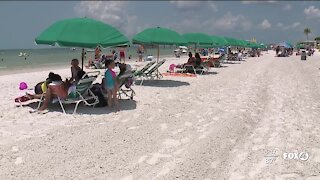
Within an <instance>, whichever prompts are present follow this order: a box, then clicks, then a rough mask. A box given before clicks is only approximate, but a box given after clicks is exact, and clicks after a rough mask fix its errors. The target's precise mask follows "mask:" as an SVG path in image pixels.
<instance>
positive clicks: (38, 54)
mask: <svg viewBox="0 0 320 180" xmlns="http://www.w3.org/2000/svg"><path fill="white" fill-rule="evenodd" d="M174 49H175V47H170V46H165V47H163V46H162V47H160V58H161V56H168V55H173V50H174ZM112 50H113V49H112V48H107V49H102V53H103V54H111V51H112ZM115 50H116V49H115ZM136 50H137V48H136V47H133V46H132V47H128V48H126V60H128V57H129V55H131V57H132V59H133V60H136V59H138V55H137V53H136ZM20 52H22V53H26V54H27V55H28V56H27V57H19V56H18V55H19V54H20ZM145 55H153V56H155V57H156V56H157V48H151V47H150V48H147V49H146V53H145ZM88 57H94V52H87V58H88ZM73 58H78V59H79V61H80V63H81V49H76V50H72V49H70V48H57V47H53V48H43V49H11V50H0V72H1V71H3V72H4V71H11V70H19V69H28V68H41V67H57V66H66V67H69V66H70V61H71V59H73ZM86 64H87V60H85V62H84V65H86Z"/></svg>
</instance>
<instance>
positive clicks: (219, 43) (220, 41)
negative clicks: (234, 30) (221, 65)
mask: <svg viewBox="0 0 320 180" xmlns="http://www.w3.org/2000/svg"><path fill="white" fill-rule="evenodd" d="M211 38H212V41H213V43H214V45H215V46H216V47H224V46H227V45H228V41H227V40H226V39H225V38H224V37H220V36H211Z"/></svg>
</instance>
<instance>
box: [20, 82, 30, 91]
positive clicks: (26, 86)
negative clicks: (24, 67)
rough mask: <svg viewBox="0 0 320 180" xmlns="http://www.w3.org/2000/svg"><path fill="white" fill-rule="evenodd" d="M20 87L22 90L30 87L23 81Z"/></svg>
mask: <svg viewBox="0 0 320 180" xmlns="http://www.w3.org/2000/svg"><path fill="white" fill-rule="evenodd" d="M19 89H20V90H21V91H22V90H25V89H28V85H27V83H25V82H21V83H20V85H19Z"/></svg>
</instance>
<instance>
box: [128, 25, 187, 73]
mask: <svg viewBox="0 0 320 180" xmlns="http://www.w3.org/2000/svg"><path fill="white" fill-rule="evenodd" d="M132 43H133V44H144V45H158V53H157V62H158V61H159V56H160V48H159V46H160V45H187V44H188V43H187V41H186V40H185V39H184V38H183V37H182V36H181V35H180V34H179V33H177V32H176V31H173V30H171V29H168V28H163V27H155V28H147V29H145V30H143V31H141V32H140V33H138V34H136V35H135V36H134V37H133V38H132ZM158 73H159V72H158V71H157V76H158Z"/></svg>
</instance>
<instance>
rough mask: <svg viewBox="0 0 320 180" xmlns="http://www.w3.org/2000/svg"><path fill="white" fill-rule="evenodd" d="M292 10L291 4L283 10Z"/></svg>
mask: <svg viewBox="0 0 320 180" xmlns="http://www.w3.org/2000/svg"><path fill="white" fill-rule="evenodd" d="M291 9H292V6H291V4H286V5H285V6H284V7H283V10H284V11H290V10H291Z"/></svg>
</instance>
